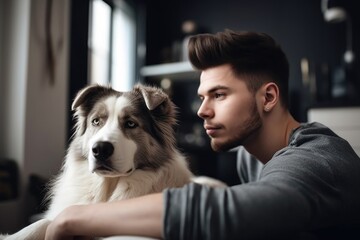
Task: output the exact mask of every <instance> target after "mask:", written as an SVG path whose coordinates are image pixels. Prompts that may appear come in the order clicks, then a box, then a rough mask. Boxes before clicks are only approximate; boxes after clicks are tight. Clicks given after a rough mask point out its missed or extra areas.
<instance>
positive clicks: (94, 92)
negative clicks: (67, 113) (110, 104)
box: [71, 84, 109, 110]
mask: <svg viewBox="0 0 360 240" xmlns="http://www.w3.org/2000/svg"><path fill="white" fill-rule="evenodd" d="M108 90H109V88H106V87H103V86H100V85H96V84H94V85H89V86H87V87H85V88H83V89H81V90H80V91H79V92H78V93H77V95H76V97H75V100H74V101H73V103H72V105H71V110H76V109H77V108H78V107H79V106H81V105H83V104H84V103H85V102H87V101H89V100H91V99H93V98H94V97H96V96H98V95H101V94H102V93H104V92H105V91H108Z"/></svg>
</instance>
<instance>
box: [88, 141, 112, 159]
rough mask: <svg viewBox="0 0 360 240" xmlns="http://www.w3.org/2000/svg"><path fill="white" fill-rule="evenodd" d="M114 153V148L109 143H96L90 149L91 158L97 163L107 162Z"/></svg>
mask: <svg viewBox="0 0 360 240" xmlns="http://www.w3.org/2000/svg"><path fill="white" fill-rule="evenodd" d="M113 152H114V146H113V145H112V144H111V143H110V142H97V143H95V144H94V145H93V147H92V153H93V156H94V157H95V158H96V159H97V160H99V161H105V160H107V159H108V158H109V157H110V156H111V155H112V154H113Z"/></svg>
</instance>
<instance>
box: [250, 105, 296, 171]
mask: <svg viewBox="0 0 360 240" xmlns="http://www.w3.org/2000/svg"><path fill="white" fill-rule="evenodd" d="M299 125H300V123H299V122H297V121H296V120H295V119H294V118H293V117H292V116H291V114H290V113H289V112H288V111H285V110H283V109H277V110H275V111H274V112H272V113H270V114H269V115H267V116H264V118H263V126H262V128H261V129H260V130H259V132H258V134H257V135H256V136H255V137H254V138H253V139H251V140H250V141H249V142H248V143H246V144H244V147H245V149H246V150H247V151H248V152H249V153H251V154H252V155H254V156H255V157H256V158H257V159H258V160H260V161H261V162H262V163H264V164H265V163H267V162H268V161H269V160H270V159H271V158H272V157H273V155H274V154H275V153H276V152H277V151H279V150H280V149H282V148H284V147H286V146H287V145H288V144H289V137H290V134H291V132H292V131H293V130H294V129H295V128H297V127H298V126H299Z"/></svg>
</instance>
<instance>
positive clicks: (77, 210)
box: [47, 30, 360, 240]
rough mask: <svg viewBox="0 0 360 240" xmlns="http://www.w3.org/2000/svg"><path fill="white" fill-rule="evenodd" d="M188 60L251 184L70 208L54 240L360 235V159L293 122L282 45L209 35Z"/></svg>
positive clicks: (217, 145) (207, 116) (216, 125)
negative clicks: (79, 238)
mask: <svg viewBox="0 0 360 240" xmlns="http://www.w3.org/2000/svg"><path fill="white" fill-rule="evenodd" d="M189 57H190V61H191V62H192V64H193V65H194V67H195V68H197V69H199V70H201V71H202V73H201V78H200V85H199V89H198V94H199V97H200V99H201V100H202V104H201V106H200V109H199V111H198V115H199V116H200V117H201V118H202V119H203V120H204V128H205V130H206V133H207V134H208V135H209V137H210V138H211V146H212V148H213V149H214V150H215V151H227V150H229V149H231V148H234V147H237V146H242V148H241V150H240V153H239V157H240V158H239V164H240V167H239V174H240V177H241V179H242V180H243V184H240V185H236V186H232V187H228V188H209V187H206V186H201V185H197V184H189V185H186V186H184V187H183V188H179V189H168V190H165V191H164V192H163V193H159V194H152V195H148V196H144V197H140V198H136V199H131V200H125V201H119V202H112V203H100V204H93V205H87V206H74V207H70V208H68V209H66V210H65V211H64V212H63V213H62V214H60V215H59V216H58V218H56V219H55V220H54V222H53V223H52V224H51V225H50V226H49V228H48V229H47V239H51V240H54V239H73V236H111V235H142V236H150V237H156V238H164V239H171V240H175V239H186V240H189V239H265V238H270V239H279V238H285V239H319V238H320V239H334V238H338V239H347V237H349V236H352V234H356V233H358V227H359V226H360V225H359V222H360V187H359V184H360V159H359V157H358V156H357V155H356V154H355V152H354V151H353V149H352V148H351V147H350V145H349V144H348V143H347V142H346V141H345V140H343V139H341V138H340V137H338V136H337V135H335V134H334V133H333V132H332V131H331V130H330V129H328V128H327V127H325V126H323V125H321V124H319V123H309V124H300V123H299V122H297V121H296V120H295V119H294V118H293V117H292V116H291V114H290V113H289V111H288V102H287V99H288V95H287V92H288V75H289V66H288V61H287V59H286V56H285V54H284V53H283V51H282V50H281V48H280V47H279V46H278V45H277V44H276V43H275V41H274V40H273V39H272V38H271V37H269V36H268V35H266V34H261V33H254V32H234V31H230V30H227V31H225V32H221V33H217V34H214V35H211V34H202V35H197V36H194V37H192V38H191V39H190V42H189ZM244 149H246V150H247V151H245V150H244ZM249 153H250V154H251V155H250V154H249ZM254 157H256V158H257V159H258V160H260V161H261V163H262V164H264V165H263V166H262V165H259V164H258V163H257V160H255V158H254ZM350 234H351V235H350Z"/></svg>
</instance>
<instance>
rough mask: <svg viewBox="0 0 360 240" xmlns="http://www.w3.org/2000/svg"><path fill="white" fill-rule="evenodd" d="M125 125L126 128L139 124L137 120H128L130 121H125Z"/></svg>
mask: <svg viewBox="0 0 360 240" xmlns="http://www.w3.org/2000/svg"><path fill="white" fill-rule="evenodd" d="M125 127H126V128H136V127H137V124H136V123H135V122H133V121H130V120H128V121H126V122H125Z"/></svg>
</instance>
